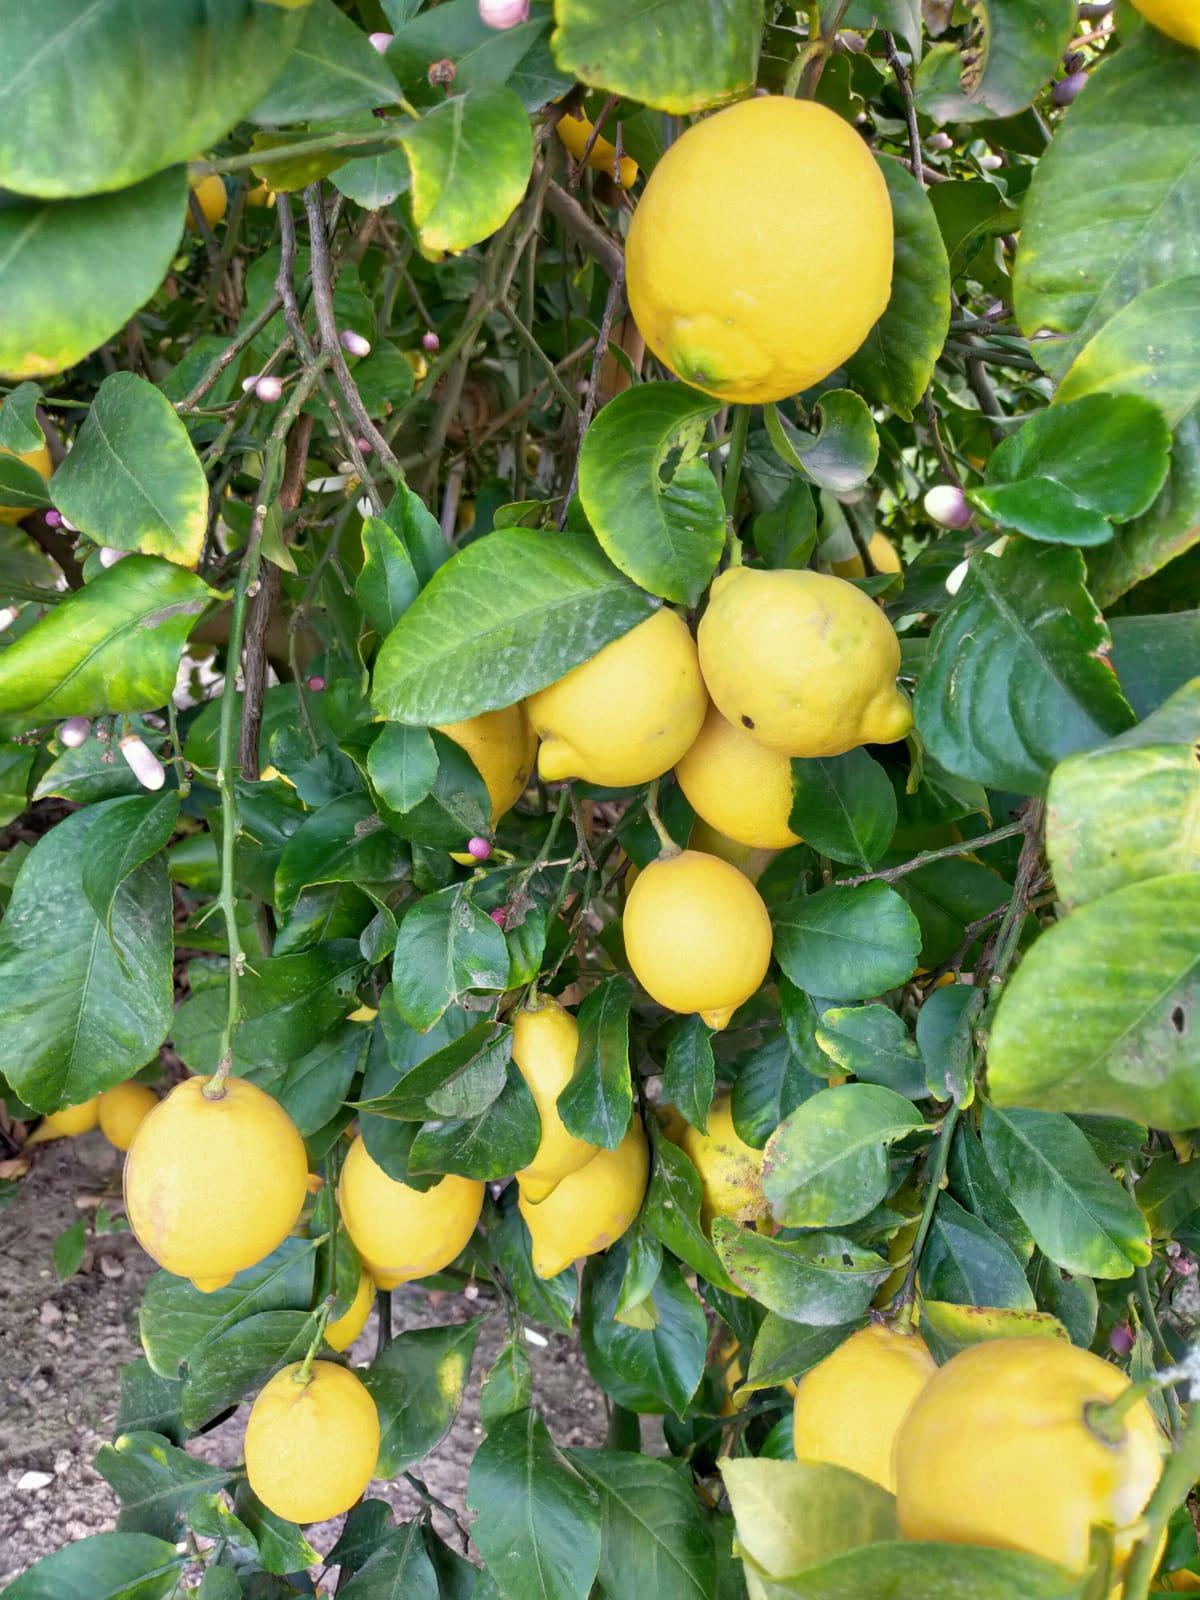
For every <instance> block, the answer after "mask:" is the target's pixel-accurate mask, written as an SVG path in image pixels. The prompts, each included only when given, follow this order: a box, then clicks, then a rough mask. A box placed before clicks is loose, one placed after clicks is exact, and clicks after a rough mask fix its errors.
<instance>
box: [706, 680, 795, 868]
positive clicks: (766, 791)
mask: <svg viewBox="0 0 1200 1600" xmlns="http://www.w3.org/2000/svg"><path fill="white" fill-rule="evenodd" d="M675 776H676V777H677V778H678V779H679V787H680V788H681V789H682V790H683V792H684V794H685V795H686V796H687V797H688V800H689V801H690V802H691V804H692V808H693V809H694V810H695V811H696V813H697V815H699V816H701V817H703V819H704V821H705V822H707V823H708V824H709V825H710V826H711V827H713V828H716V829H717V830H718V831H719V832H720V833H723V834H725V836H726V837H727V838H729V839H736V840H737V842H738V843H739V844H745V845H750V846H752V847H753V848H755V849H759V850H786V849H787V848H788V846H789V845H793V844H799V843H800V837H799V835H798V834H795V833H793V832H792V830H791V829H790V828H789V827H788V815H789V813H790V812H791V809H792V765H791V762H790V761H789V760H788V758H787V756H785V755H780V753H779V751H778V750H768V749H767V747H766V745H762V744H759V743H758V742H757V740H755V739H752V738H751V737H750V735H749V734H748V733H746V732H745V730H744V729H742V728H738V727H735V726H734V724H733V723H732V722H727V721H726V720H725V718H724V717H723V716H722V715H721V713H720V712H719V711H718V710H717V708H716V706H710V707H709V710H708V715H707V716H706V717H705V719H704V726H703V727H702V728H701V729H700V732H699V734H698V735H697V736H696V739H695V742H694V743H693V744H692V746H691V748H690V749H689V750H688V752H687V754H686V755H685V756H683V758H682V759H681V760H679V761H677V762H676V763H675Z"/></svg>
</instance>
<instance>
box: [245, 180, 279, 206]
mask: <svg viewBox="0 0 1200 1600" xmlns="http://www.w3.org/2000/svg"><path fill="white" fill-rule="evenodd" d="M246 204H247V205H248V206H255V207H257V208H258V209H260V210H263V211H267V210H269V209H270V208H271V207H272V206H273V205H274V204H275V191H274V189H272V187H271V185H270V184H269V183H266V182H263V183H256V184H255V185H254V187H253V188H252V189H247V190H246Z"/></svg>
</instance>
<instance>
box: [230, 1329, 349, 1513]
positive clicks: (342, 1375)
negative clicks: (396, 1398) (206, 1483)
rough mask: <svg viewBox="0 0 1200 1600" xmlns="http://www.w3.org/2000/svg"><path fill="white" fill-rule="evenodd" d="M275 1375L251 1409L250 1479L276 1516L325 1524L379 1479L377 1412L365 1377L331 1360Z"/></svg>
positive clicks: (248, 1425) (298, 1364)
mask: <svg viewBox="0 0 1200 1600" xmlns="http://www.w3.org/2000/svg"><path fill="white" fill-rule="evenodd" d="M302 1366H303V1363H302V1362H299V1361H294V1362H293V1363H292V1364H291V1366H289V1367H284V1369H283V1371H282V1372H277V1373H276V1374H275V1376H274V1377H273V1378H272V1379H271V1381H270V1382H269V1383H268V1384H267V1385H266V1387H265V1388H264V1389H262V1390H261V1391H260V1392H259V1394H258V1397H257V1399H256V1400H255V1402H254V1404H253V1405H252V1406H251V1408H250V1417H249V1420H248V1421H247V1423H246V1477H247V1478H248V1479H249V1480H250V1487H251V1488H252V1489H253V1490H254V1492H255V1494H256V1495H257V1496H258V1498H259V1499H260V1500H261V1501H262V1503H263V1505H265V1506H266V1508H267V1510H268V1511H273V1512H274V1513H275V1515H276V1516H277V1517H283V1518H284V1519H285V1520H286V1521H288V1522H324V1521H325V1519H326V1518H327V1517H336V1516H339V1515H340V1514H341V1513H342V1512H343V1511H349V1509H350V1507H351V1506H352V1505H353V1504H354V1502H355V1501H356V1500H357V1499H358V1497H359V1495H360V1494H362V1492H363V1490H364V1489H365V1488H366V1487H367V1485H368V1484H369V1483H370V1481H371V1479H372V1478H373V1477H374V1475H375V1462H376V1459H377V1457H378V1455H379V1412H378V1411H377V1410H376V1409H375V1402H374V1400H372V1398H371V1396H370V1395H369V1394H368V1392H367V1389H366V1386H365V1385H364V1384H363V1382H362V1380H361V1379H360V1378H356V1377H355V1375H354V1373H352V1372H351V1371H350V1370H349V1368H347V1367H339V1366H338V1365H337V1364H336V1363H335V1362H333V1361H314V1362H313V1364H312V1370H311V1371H310V1373H309V1375H308V1381H307V1382H301V1381H300V1372H301V1368H302Z"/></svg>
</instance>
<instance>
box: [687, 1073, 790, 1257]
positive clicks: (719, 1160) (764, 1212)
mask: <svg viewBox="0 0 1200 1600" xmlns="http://www.w3.org/2000/svg"><path fill="white" fill-rule="evenodd" d="M675 1143H676V1144H678V1145H679V1147H680V1149H681V1150H682V1151H683V1152H684V1154H685V1155H686V1156H687V1157H688V1159H689V1160H690V1161H691V1163H692V1165H693V1166H694V1167H695V1169H696V1171H697V1172H698V1173H699V1174H700V1218H701V1221H702V1222H703V1223H704V1226H705V1227H706V1228H707V1227H709V1226H710V1224H711V1223H712V1219H713V1218H714V1217H732V1218H733V1220H734V1221H735V1222H757V1221H758V1219H759V1218H760V1217H768V1216H770V1214H771V1213H770V1207H769V1206H768V1205H767V1202H766V1199H765V1197H764V1195H763V1192H762V1163H763V1153H762V1151H761V1150H756V1149H755V1148H754V1146H753V1145H749V1144H746V1143H745V1141H744V1140H743V1139H741V1138H740V1137H739V1136H738V1132H737V1129H736V1128H735V1127H734V1125H733V1112H732V1110H731V1109H730V1103H729V1094H728V1092H727V1091H722V1093H720V1094H719V1095H717V1096H716V1098H715V1099H714V1100H713V1103H712V1105H711V1106H710V1107H709V1112H708V1131H707V1133H701V1132H700V1130H699V1128H694V1127H693V1126H692V1124H691V1123H690V1122H685V1123H684V1125H683V1128H682V1130H681V1131H680V1133H679V1137H678V1138H677V1139H676V1140H675Z"/></svg>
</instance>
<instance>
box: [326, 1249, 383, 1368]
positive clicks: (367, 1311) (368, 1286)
mask: <svg viewBox="0 0 1200 1600" xmlns="http://www.w3.org/2000/svg"><path fill="white" fill-rule="evenodd" d="M374 1304H375V1281H374V1279H373V1278H372V1277H371V1274H370V1273H369V1272H368V1271H367V1269H366V1268H365V1267H364V1268H363V1270H362V1272H361V1273H360V1274H359V1278H358V1288H357V1289H356V1290H355V1291H354V1299H353V1300H351V1302H350V1304H349V1305H348V1306H347V1307H346V1309H345V1311H343V1312H342V1314H341V1316H340V1317H334V1318H333V1320H332V1321H331V1322H327V1323H326V1324H325V1343H326V1344H327V1345H328V1346H329V1348H330V1349H331V1350H349V1348H350V1346H351V1345H352V1344H353V1343H354V1341H355V1339H357V1338H358V1336H359V1334H360V1333H361V1332H362V1331H363V1329H364V1328H365V1327H366V1325H367V1318H368V1317H369V1316H370V1315H371V1307H372V1306H373V1305H374Z"/></svg>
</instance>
